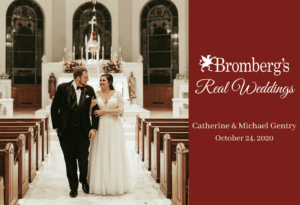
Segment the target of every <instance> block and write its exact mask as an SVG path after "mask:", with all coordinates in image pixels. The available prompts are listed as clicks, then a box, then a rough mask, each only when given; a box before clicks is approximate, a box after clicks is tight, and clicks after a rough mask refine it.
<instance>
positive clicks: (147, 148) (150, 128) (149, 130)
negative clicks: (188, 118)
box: [144, 122, 189, 171]
mask: <svg viewBox="0 0 300 205" xmlns="http://www.w3.org/2000/svg"><path fill="white" fill-rule="evenodd" d="M161 124H162V122H157V123H156V122H154V123H151V122H148V123H147V126H146V135H145V139H144V166H145V168H146V169H147V170H148V171H150V170H151V142H153V132H154V128H155V127H158V128H160V131H161V132H188V131H189V124H188V122H186V123H175V125H176V126H173V125H174V124H173V123H170V125H171V126H161ZM164 124H166V123H164ZM179 124H181V125H186V126H179Z"/></svg>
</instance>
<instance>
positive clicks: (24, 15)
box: [6, 0, 44, 85]
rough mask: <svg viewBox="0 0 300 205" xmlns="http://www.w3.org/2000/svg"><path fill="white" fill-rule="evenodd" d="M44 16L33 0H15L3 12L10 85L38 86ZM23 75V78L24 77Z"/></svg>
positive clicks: (39, 82) (42, 46) (42, 50)
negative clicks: (10, 77)
mask: <svg viewBox="0 0 300 205" xmlns="http://www.w3.org/2000/svg"><path fill="white" fill-rule="evenodd" d="M43 54H44V15H43V12H42V10H41V8H40V7H39V5H37V3H36V2H35V1H33V0H16V1H14V2H13V3H11V4H10V6H9V7H8V9H7V12H6V72H7V73H8V74H9V75H10V76H12V79H13V80H12V82H13V85H23V84H30V85H40V84H41V67H42V62H41V58H42V56H43ZM24 76H25V77H24Z"/></svg>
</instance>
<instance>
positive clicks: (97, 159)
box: [87, 74, 132, 195]
mask: <svg viewBox="0 0 300 205" xmlns="http://www.w3.org/2000/svg"><path fill="white" fill-rule="evenodd" d="M100 87H101V90H100V91H98V92H96V97H97V102H98V105H99V108H100V110H96V111H95V112H94V113H93V114H94V115H96V117H97V116H100V119H99V125H98V132H97V134H96V137H95V138H94V139H93V140H92V141H91V146H90V155H89V156H90V157H89V167H88V176H87V178H88V184H89V187H90V188H89V193H91V194H92V193H93V194H101V195H120V194H124V193H127V192H129V191H131V189H132V180H131V173H130V168H129V160H128V156H127V150H126V145H125V139H124V131H123V125H122V120H121V117H120V116H122V114H123V112H124V100H123V97H122V96H121V94H120V92H118V91H116V90H115V89H114V87H113V77H112V75H110V74H103V75H102V76H101V78H100Z"/></svg>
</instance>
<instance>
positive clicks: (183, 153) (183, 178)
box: [171, 143, 189, 205]
mask: <svg viewBox="0 0 300 205" xmlns="http://www.w3.org/2000/svg"><path fill="white" fill-rule="evenodd" d="M188 157H189V150H188V149H187V148H186V147H185V145H184V144H183V143H178V145H177V147H176V161H172V199H171V204H172V205H188V203H189V200H188V193H189V184H188V183H189V182H188V179H189V174H188V172H189V166H188V162H189V160H188Z"/></svg>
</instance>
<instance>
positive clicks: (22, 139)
mask: <svg viewBox="0 0 300 205" xmlns="http://www.w3.org/2000/svg"><path fill="white" fill-rule="evenodd" d="M7 143H12V144H13V145H14V146H15V147H18V150H16V159H17V161H18V195H19V199H22V198H23V197H24V195H25V194H26V192H27V191H28V189H29V180H28V164H29V162H28V150H25V146H26V136H25V135H24V134H20V135H19V136H17V137H15V136H13V137H10V136H7V135H5V134H4V133H3V132H2V133H1V137H0V149H4V148H5V147H6V145H7Z"/></svg>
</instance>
